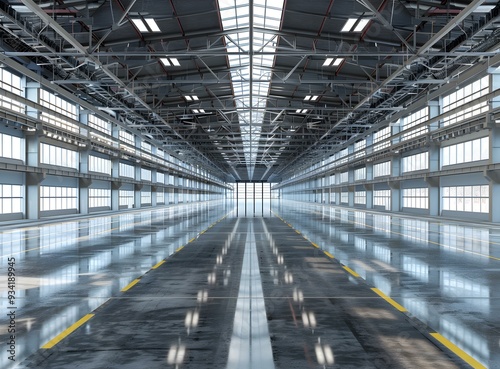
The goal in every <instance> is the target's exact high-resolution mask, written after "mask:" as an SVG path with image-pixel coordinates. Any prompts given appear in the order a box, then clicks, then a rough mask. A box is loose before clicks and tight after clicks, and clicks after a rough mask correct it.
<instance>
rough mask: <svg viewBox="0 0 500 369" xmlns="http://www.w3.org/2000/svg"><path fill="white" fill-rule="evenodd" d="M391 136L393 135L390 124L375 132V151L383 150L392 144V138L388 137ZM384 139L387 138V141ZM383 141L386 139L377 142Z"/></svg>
mask: <svg viewBox="0 0 500 369" xmlns="http://www.w3.org/2000/svg"><path fill="white" fill-rule="evenodd" d="M390 136H391V127H390V126H389V127H386V128H384V129H381V130H380V131H378V132H375V133H374V134H373V144H374V147H373V151H378V150H382V149H384V148H386V147H389V146H391V140H388V138H389V137H390ZM386 139H387V140H386ZM384 140H386V141H384ZM381 141H384V142H382V143H377V142H381Z"/></svg>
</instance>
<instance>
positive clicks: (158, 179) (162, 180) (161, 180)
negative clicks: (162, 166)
mask: <svg viewBox="0 0 500 369" xmlns="http://www.w3.org/2000/svg"><path fill="white" fill-rule="evenodd" d="M156 183H165V174H164V173H160V172H157V173H156Z"/></svg>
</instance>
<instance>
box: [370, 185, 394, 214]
mask: <svg viewBox="0 0 500 369" xmlns="http://www.w3.org/2000/svg"><path fill="white" fill-rule="evenodd" d="M373 205H375V206H382V207H384V208H385V210H391V191H390V190H377V191H373Z"/></svg>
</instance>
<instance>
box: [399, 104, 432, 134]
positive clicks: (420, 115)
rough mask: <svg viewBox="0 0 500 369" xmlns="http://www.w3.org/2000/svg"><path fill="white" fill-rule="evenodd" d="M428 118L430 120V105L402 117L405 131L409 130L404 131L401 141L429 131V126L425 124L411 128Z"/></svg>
mask: <svg viewBox="0 0 500 369" xmlns="http://www.w3.org/2000/svg"><path fill="white" fill-rule="evenodd" d="M427 120H429V108H428V107H425V108H423V109H420V110H419V111H416V112H415V113H413V114H410V115H409V116H407V117H405V118H403V119H402V123H403V131H408V132H406V133H404V134H403V135H402V136H401V141H404V140H408V139H410V138H414V137H417V136H420V135H423V134H424V133H427V131H428V129H429V127H428V126H423V127H420V128H415V129H413V130H410V128H412V127H415V126H416V125H419V124H421V123H424V122H425V121H427Z"/></svg>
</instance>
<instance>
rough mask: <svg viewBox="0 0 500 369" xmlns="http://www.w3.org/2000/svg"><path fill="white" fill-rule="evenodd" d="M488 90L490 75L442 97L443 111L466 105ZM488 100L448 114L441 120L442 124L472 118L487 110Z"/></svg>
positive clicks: (445, 124)
mask: <svg viewBox="0 0 500 369" xmlns="http://www.w3.org/2000/svg"><path fill="white" fill-rule="evenodd" d="M489 91H490V77H489V76H485V77H483V78H481V79H480V80H477V81H475V82H474V83H471V84H469V85H467V86H465V87H463V88H461V89H459V90H457V91H455V92H453V93H451V94H449V95H447V96H444V97H443V107H442V108H443V113H446V112H449V111H450V110H453V109H455V108H458V107H461V106H467V103H469V102H471V101H474V100H476V99H478V98H480V97H481V96H484V95H486V94H488V93H489ZM488 109H489V107H488V101H484V102H482V103H478V104H475V105H473V106H469V107H467V108H465V109H462V110H460V111H459V112H457V113H455V114H452V115H450V116H449V117H447V118H445V119H444V120H443V125H444V126H447V125H450V124H454V123H458V122H461V121H463V120H466V119H469V118H472V117H474V116H476V115H478V114H481V113H484V112H486V111H488Z"/></svg>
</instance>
